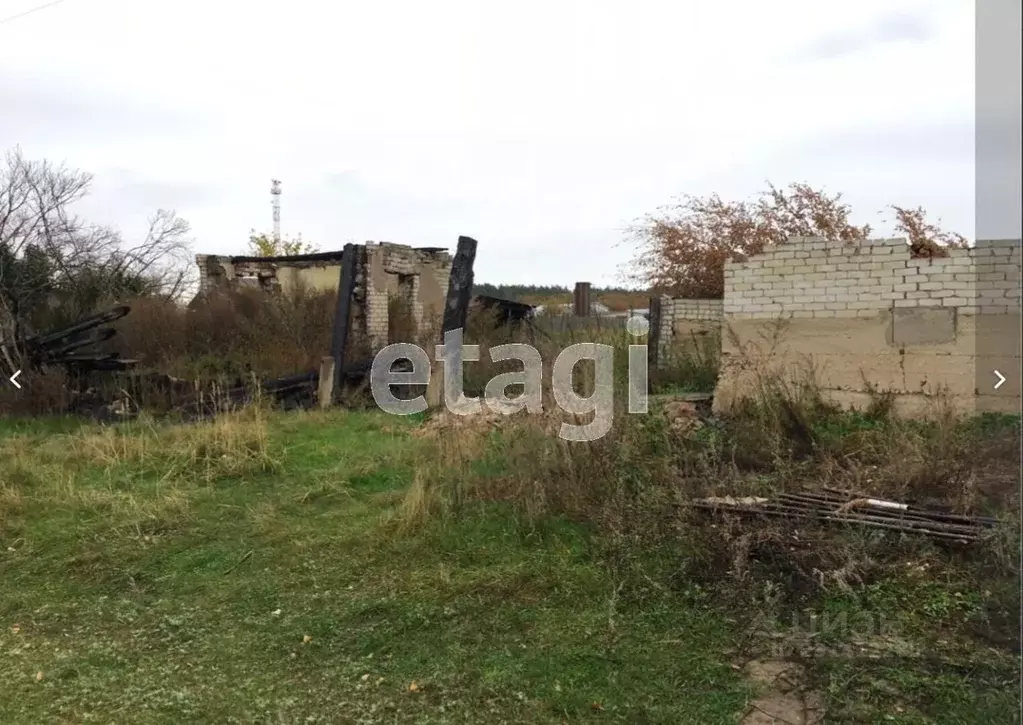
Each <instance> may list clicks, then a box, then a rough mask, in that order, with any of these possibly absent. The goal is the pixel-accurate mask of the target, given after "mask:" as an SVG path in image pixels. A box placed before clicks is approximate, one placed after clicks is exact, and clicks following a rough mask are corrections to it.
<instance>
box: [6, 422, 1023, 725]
mask: <svg viewBox="0 0 1023 725" xmlns="http://www.w3.org/2000/svg"><path fill="white" fill-rule="evenodd" d="M416 425H417V421H415V420H409V419H399V418H395V417H392V416H387V415H384V414H379V413H356V412H340V411H339V412H330V413H295V414H288V415H273V416H270V417H269V418H268V419H267V420H263V419H262V418H261V417H260V416H259V415H258V414H254V415H252V416H249V417H245V418H242V419H237V420H236V419H225V421H224V422H223V423H216V424H213V425H212V426H210V425H205V426H181V427H177V428H175V427H167V426H152V425H147V424H145V423H137V424H133V425H131V426H127V427H124V428H121V429H111V428H106V429H101V428H98V427H79V426H78V424H76V423H73V422H70V421H57V422H43V423H39V422H37V423H32V424H19V425H17V426H16V425H14V424H4V423H0V426H3V427H0V581H2V587H0V625H2V629H0V652H2V656H0V681H2V683H3V686H2V688H0V722H3V723H46V722H60V723H79V722H104V723H109V722H116V723H122V722H123V723H183V722H188V723H257V722H266V723H271V722H272V723H576V722H620V723H637V724H639V723H651V724H652V723H665V724H668V723H694V724H696V723H698V724H701V725H713V724H714V723H735V722H737V718H738V716H739V714H740V713H741V712H742V711H743V708H744V706H745V705H746V703H747V701H748V698H749V697H750V695H751V686H750V685H749V684H748V683H747V682H745V681H744V679H743V677H742V676H741V675H740V673H739V672H737V671H736V669H735V668H734V667H733V666H732V665H733V662H732V659H731V657H730V655H729V653H730V652H732V651H733V649H734V647H735V645H736V638H737V633H738V632H739V631H740V630H741V629H742V625H743V623H742V622H741V621H737V620H736V617H735V616H734V613H732V614H729V613H727V612H724V611H719V610H718V609H716V608H715V607H713V606H712V605H711V603H710V602H709V601H707V600H706V599H701V598H699V597H695V596H686V595H684V594H679V593H677V592H676V593H671V592H669V591H666V590H665V591H661V589H660V588H658V587H656V586H655V587H653V588H652V589H651V590H650V591H649V592H646V593H645V594H644V595H643V597H642V598H641V599H637V595H636V594H635V592H634V591H632V590H631V589H630V590H628V591H626V590H624V589H623V587H622V582H621V581H619V580H618V579H617V578H616V575H615V573H614V571H615V570H614V569H613V568H610V567H608V566H605V565H604V563H603V562H602V560H601V555H600V550H599V546H598V545H597V544H596V543H595V541H594V537H593V535H592V534H591V533H590V532H589V531H587V530H586V529H585V528H583V527H582V526H578V525H572V524H568V523H565V522H563V521H558V520H551V521H549V522H546V523H544V524H543V525H539V526H538V525H531V526H525V525H524V524H523V523H522V522H521V521H519V520H517V519H516V518H515V516H514V515H512V514H511V513H509V512H508V511H507V510H505V509H502V508H500V507H497V506H490V507H487V508H484V509H483V510H482V511H481V512H480V513H478V514H477V515H473V516H467V517H465V518H464V519H460V520H439V521H436V522H434V523H432V524H430V525H428V526H426V527H425V528H415V529H408V528H407V527H402V526H401V525H400V524H401V522H400V520H399V519H398V517H397V516H396V511H397V510H398V507H399V505H400V503H401V501H402V497H403V492H404V491H405V489H406V488H407V487H408V486H409V484H410V483H411V482H412V480H413V479H414V477H415V475H416V472H417V463H418V462H420V461H422V460H424V459H425V458H427V457H429V456H431V455H432V452H431V448H430V447H431V445H433V444H432V443H431V442H430V441H428V440H426V439H423V438H419V437H415V436H412V435H410V431H411V429H412V428H413V427H414V426H416ZM833 606H852V605H849V604H848V603H843V601H839V600H836V603H834V604H833ZM855 606H870V602H867V603H863V602H859V603H858V604H856V605H855ZM879 606H889V604H886V603H882V604H881V605H879ZM923 619H924V620H926V617H923ZM920 636H921V639H925V638H926V637H928V636H930V633H929V632H928V633H922V634H921V635H920ZM996 664H997V663H996ZM993 667H994V669H991V668H989V670H985V671H984V672H982V673H980V674H979V675H976V676H973V675H967V674H963V673H962V672H959V671H957V670H954V669H951V670H946V669H940V671H938V672H935V673H933V676H931V674H928V672H929V671H924V670H919V671H912V670H911V671H906V668H905V665H904V664H903V665H892V664H891V662H884V663H881V664H879V665H876V666H874V667H873V668H872V669H865V668H864V667H861V666H858V665H856V663H850V662H848V661H823V662H822V665H821V668H820V672H821V673H823V674H825V675H827V676H828V678H829V679H828V681H827V682H826V683H825V684H824V686H823V688H822V689H824V691H825V692H826V693H827V695H828V697H829V698H830V699H831V700H832V701H833V703H834V704H835V706H836V707H835V711H836V713H837V715H836V719H833V720H829V722H878V723H881V722H885V723H889V722H902V723H924V722H943V723H967V722H979V721H980V720H976V719H971V718H973V717H976V716H978V713H982V714H983V721H984V722H990V723H1000V722H1013V721H1015V722H1018V718H1017V719H1016V720H1012V719H1009V718H1012V717H1014V713H1015V712H1017V711H1016V704H1017V703H1016V700H1015V694H1014V691H1013V690H1012V686H1013V681H1012V680H1011V679H1007V678H1011V677H1013V676H1014V671H1012V670H1011V669H1010V670H1007V669H1005V668H1004V667H1002V668H999V667H995V666H993ZM974 672H975V671H974ZM886 678H887V679H886ZM892 683H894V684H892ZM886 688H887V689H886ZM893 688H894V690H895V694H894V695H893V694H892V689H893ZM899 688H903V689H905V690H906V692H903V691H902V690H900V689H899ZM914 688H915V689H914ZM935 702H936V703H937V706H935V705H934V703H935Z"/></svg>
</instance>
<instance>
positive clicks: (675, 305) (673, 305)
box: [658, 297, 724, 358]
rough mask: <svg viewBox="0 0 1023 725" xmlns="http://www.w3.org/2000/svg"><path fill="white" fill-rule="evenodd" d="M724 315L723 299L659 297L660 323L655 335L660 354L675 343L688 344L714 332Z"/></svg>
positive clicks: (718, 327)
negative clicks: (657, 334) (656, 335)
mask: <svg viewBox="0 0 1023 725" xmlns="http://www.w3.org/2000/svg"><path fill="white" fill-rule="evenodd" d="M723 315H724V301H723V300H695V299H682V298H673V297H662V298H661V323H660V330H659V333H660V334H659V336H658V348H659V353H660V356H661V357H662V358H663V356H664V355H665V354H666V353H667V351H669V350H671V349H672V348H673V347H674V346H677V345H680V344H681V345H686V344H691V343H692V342H693V340H694V337H695V338H696V339H699V338H701V337H703V336H706V335H713V334H716V333H717V332H718V331H719V330H720V327H721V318H722V316H723Z"/></svg>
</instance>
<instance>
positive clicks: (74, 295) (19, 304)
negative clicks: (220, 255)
mask: <svg viewBox="0 0 1023 725" xmlns="http://www.w3.org/2000/svg"><path fill="white" fill-rule="evenodd" d="M91 181H92V176H91V175H90V174H87V173H84V172H82V171H78V170H75V169H70V168H68V167H67V166H65V165H63V164H61V165H55V164H53V163H51V162H49V161H33V160H29V159H27V158H25V156H24V154H23V153H22V151H21V149H20V148H15V149H14V150H11V151H8V152H7V154H6V156H5V159H4V163H3V165H2V166H0V335H2V336H3V337H6V338H7V339H8V340H9V339H11V338H12V337H15V336H17V335H18V334H23V333H24V332H26V331H27V330H29V329H31V327H32V323H33V320H35V319H38V318H39V313H40V311H41V310H51V311H52V310H55V309H59V310H60V311H61V312H62V313H63V316H76V315H81V314H86V313H88V312H89V311H90V310H91V308H92V307H94V306H95V305H96V304H99V303H101V302H102V301H104V299H108V298H109V297H110V296H120V295H128V294H131V295H160V296H167V297H170V298H179V297H181V296H182V295H183V294H184V293H185V291H186V289H187V288H188V286H189V282H190V281H191V278H192V274H193V267H194V265H193V264H192V261H191V258H190V254H189V238H188V233H189V226H188V223H187V222H186V221H185V220H184V219H181V218H179V217H178V216H177V215H176V214H175V213H174V212H173V211H167V210H162V209H161V210H159V211H157V212H156V213H155V214H154V215H153V216H152V217H151V218H150V220H149V229H148V232H147V233H146V235H145V236H144V238H143V239H142V240H141V241H139V242H138V243H137V244H134V245H132V244H129V243H126V242H125V241H124V240H123V238H122V237H121V235H120V233H118V232H117V231H116V230H114V229H111V228H109V227H104V226H99V225H95V224H89V223H87V222H86V221H84V220H83V219H81V218H80V217H78V216H77V215H75V214H74V213H73V212H72V211H71V209H72V207H73V205H74V204H75V202H77V201H79V200H81V199H82V198H83V197H85V196H86V195H87V194H88V191H89V185H90V183H91ZM58 316H60V315H58ZM0 340H2V338H0Z"/></svg>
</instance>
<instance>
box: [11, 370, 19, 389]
mask: <svg viewBox="0 0 1023 725" xmlns="http://www.w3.org/2000/svg"><path fill="white" fill-rule="evenodd" d="M19 375H21V371H20V370H17V371H15V373H14V375H12V376H11V377H9V378H8V380H10V381H11V385H13V386H14V387H16V388H17V389H18V390H21V383H19V382H18V376H19Z"/></svg>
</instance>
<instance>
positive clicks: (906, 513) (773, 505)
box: [693, 488, 998, 543]
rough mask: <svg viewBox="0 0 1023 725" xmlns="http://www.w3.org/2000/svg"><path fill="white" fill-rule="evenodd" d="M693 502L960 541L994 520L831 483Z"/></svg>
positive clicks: (974, 535)
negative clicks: (766, 495)
mask: <svg viewBox="0 0 1023 725" xmlns="http://www.w3.org/2000/svg"><path fill="white" fill-rule="evenodd" d="M693 506H695V507H696V508H700V509H710V510H713V511H717V512H725V513H735V514H741V515H746V516H780V517H783V518H789V519H806V520H814V521H823V522H829V523H842V524H855V525H859V526H870V527H874V528H880V529H887V530H890V531H899V532H902V533H907V534H919V535H923V536H930V537H932V538H936V539H944V540H948V541H955V542H961V543H970V542H975V541H978V540H980V539H981V538H982V537H983V536H984V534H985V533H986V532H988V531H990V530H991V529H993V528H994V527H995V526H997V524H998V521H997V519H994V518H992V517H990V516H964V515H961V514H955V513H952V512H951V511H947V510H941V509H937V508H929V507H922V506H917V505H915V504H907V503H899V502H896V501H886V500H883V499H878V498H874V497H872V496H870V495H868V494H858V493H853V492H850V491H840V490H837V489H833V488H822V489H819V490H817V489H815V490H806V491H800V492H799V493H781V494H778V495H777V496H775V497H774V498H770V499H769V498H759V497H745V498H732V497H722V498H705V499H698V500H696V501H694V502H693Z"/></svg>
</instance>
